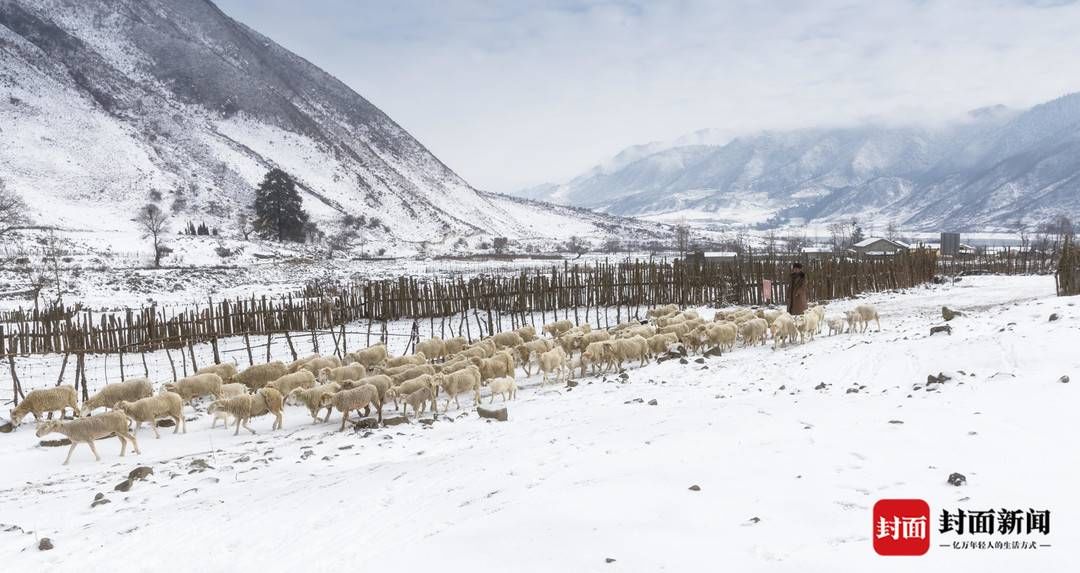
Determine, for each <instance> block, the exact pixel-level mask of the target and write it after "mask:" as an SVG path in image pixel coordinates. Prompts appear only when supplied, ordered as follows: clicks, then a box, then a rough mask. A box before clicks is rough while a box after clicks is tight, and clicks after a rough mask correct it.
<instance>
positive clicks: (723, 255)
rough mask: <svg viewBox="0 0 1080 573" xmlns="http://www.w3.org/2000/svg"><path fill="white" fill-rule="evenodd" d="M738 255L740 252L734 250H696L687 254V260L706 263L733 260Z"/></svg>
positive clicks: (700, 263) (699, 263) (701, 263)
mask: <svg viewBox="0 0 1080 573" xmlns="http://www.w3.org/2000/svg"><path fill="white" fill-rule="evenodd" d="M738 256H739V253H736V252H734V251H694V252H693V253H687V254H686V262H688V263H696V264H698V265H706V264H712V263H722V262H726V261H733V260H735V257H738Z"/></svg>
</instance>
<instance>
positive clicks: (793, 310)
mask: <svg viewBox="0 0 1080 573" xmlns="http://www.w3.org/2000/svg"><path fill="white" fill-rule="evenodd" d="M808 306H809V295H808V294H807V287H806V273H804V272H802V271H796V272H794V273H791V285H790V287H789V288H788V303H787V311H788V313H789V314H792V315H798V314H802V313H804V312H806V308H807V307H808Z"/></svg>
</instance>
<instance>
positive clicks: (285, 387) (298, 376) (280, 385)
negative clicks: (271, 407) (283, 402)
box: [266, 369, 315, 396]
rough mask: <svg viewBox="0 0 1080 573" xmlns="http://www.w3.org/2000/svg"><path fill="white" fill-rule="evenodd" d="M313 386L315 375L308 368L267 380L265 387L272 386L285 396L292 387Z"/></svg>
mask: <svg viewBox="0 0 1080 573" xmlns="http://www.w3.org/2000/svg"><path fill="white" fill-rule="evenodd" d="M314 386H315V375H314V374H312V373H311V371H310V370H307V369H304V370H297V371H296V372H293V373H292V374H286V375H284V376H282V377H281V378H278V379H277V380H274V381H273V382H267V383H266V387H267V388H273V389H274V390H277V391H278V392H280V393H281V395H282V396H287V395H288V394H289V392H292V391H293V388H311V387H314Z"/></svg>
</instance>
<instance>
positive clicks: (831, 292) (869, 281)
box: [0, 250, 936, 356]
mask: <svg viewBox="0 0 1080 573" xmlns="http://www.w3.org/2000/svg"><path fill="white" fill-rule="evenodd" d="M935 261H936V257H935V255H934V254H933V253H931V252H928V251H922V250H919V251H915V252H914V253H912V254H910V255H904V256H900V257H895V258H891V259H887V260H885V259H827V260H823V259H818V260H812V261H809V262H808V265H809V269H808V270H809V277H810V284H809V287H810V296H811V298H813V299H817V300H824V299H831V298H840V297H846V296H853V295H856V294H859V293H862V292H875V291H881V290H890V289H896V288H906V287H911V286H915V285H918V284H921V283H923V282H926V281H928V280H930V278H931V277H932V276H933V274H934V272H935ZM788 264H789V261H786V260H781V259H778V258H773V257H754V256H747V257H740V258H738V259H736V260H733V261H731V262H725V263H721V264H705V265H695V264H689V263H684V262H682V261H675V262H672V263H661V262H641V261H628V262H623V263H617V264H606V263H599V264H593V265H570V264H564V266H563V267H562V269H559V268H557V267H552V268H551V269H550V270H547V271H543V272H541V271H537V272H534V273H529V272H522V273H520V274H517V275H513V276H481V277H476V278H472V279H469V280H465V279H461V278H459V279H456V280H455V279H447V280H440V279H420V278H416V277H402V278H399V279H397V280H383V281H371V282H355V283H351V284H346V285H310V286H308V287H307V288H305V289H304V290H303V291H302V292H299V293H296V294H291V295H288V296H284V297H278V298H268V297H258V298H256V297H252V298H248V299H242V298H238V299H233V300H223V301H218V302H214V301H208V302H207V304H206V305H205V306H196V308H194V309H190V310H183V311H180V312H175V313H173V314H166V312H165V310H163V309H160V308H158V307H156V306H154V307H147V308H142V309H128V310H125V311H121V312H100V313H96V312H93V311H88V310H87V311H83V310H79V309H78V308H68V307H63V306H59V307H55V308H50V309H46V310H38V309H33V310H28V311H24V310H19V311H14V312H8V313H0V326H2V327H4V328H5V329H6V333H5V334H4V339H5V340H6V343H5V346H4V348H5V352H6V354H14V355H17V356H18V355H30V354H45V353H61V354H62V353H114V354H115V353H121V352H124V353H133V352H141V351H146V350H154V349H162V348H181V347H183V346H185V345H187V344H190V343H193V342H195V343H197V342H212V341H213V340H215V339H218V338H223V337H227V336H238V335H245V334H246V335H249V336H255V335H265V334H271V333H285V332H310V331H313V330H315V331H317V330H329V329H333V328H337V327H340V326H341V325H343V324H345V323H348V322H352V321H357V320H368V321H380V322H382V321H393V320H399V319H403V318H416V319H421V318H425V319H430V318H440V319H444V320H446V319H448V318H449V317H454V316H464V314H465V313H467V312H468V311H472V310H475V311H479V313H480V315H483V319H481V320H479V321H478V322H477V323H476V324H475V326H476V328H477V332H469V333H467V336H469V337H470V338H475V337H479V336H483V335H484V334H485V333H491V332H493V331H494V330H496V329H497V328H498V326H497V325H496V324H495V320H496V315H499V316H503V317H505V318H506V319H507V320H510V321H511V322H512V323H513V324H517V323H518V322H520V321H521V320H523V317H524V316H525V315H526V314H528V313H531V312H532V313H541V314H547V313H551V314H552V315H554V314H555V313H556V312H557V311H564V312H565V311H567V310H568V309H573V308H584V309H586V312H587V313H589V314H592V309H596V308H601V307H612V308H615V309H616V310H617V316H619V315H620V313H619V312H618V309H621V308H632V307H651V306H656V305H662V304H669V303H674V304H680V305H687V304H705V303H716V302H723V303H730V304H760V303H761V302H763V301H764V297H763V293H762V292H761V288H760V287H761V284H762V280H769V281H771V283H772V290H771V292H769V293H767V296H768V297H769V299H770V300H772V301H776V302H784V301H786V296H787V293H786V280H787V273H788ZM515 327H516V326H515ZM469 328H470V330H471V327H469Z"/></svg>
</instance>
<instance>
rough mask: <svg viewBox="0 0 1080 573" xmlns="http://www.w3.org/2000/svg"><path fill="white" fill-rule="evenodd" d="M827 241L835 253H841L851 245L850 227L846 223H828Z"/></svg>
mask: <svg viewBox="0 0 1080 573" xmlns="http://www.w3.org/2000/svg"><path fill="white" fill-rule="evenodd" d="M829 237H830V238H829V243H830V244H831V245H832V248H833V250H834V251H836V252H837V253H842V252H844V250H846V249H847V248H848V247H850V246H851V227H849V226H848V225H847V224H846V223H832V224H830V225H829Z"/></svg>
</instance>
